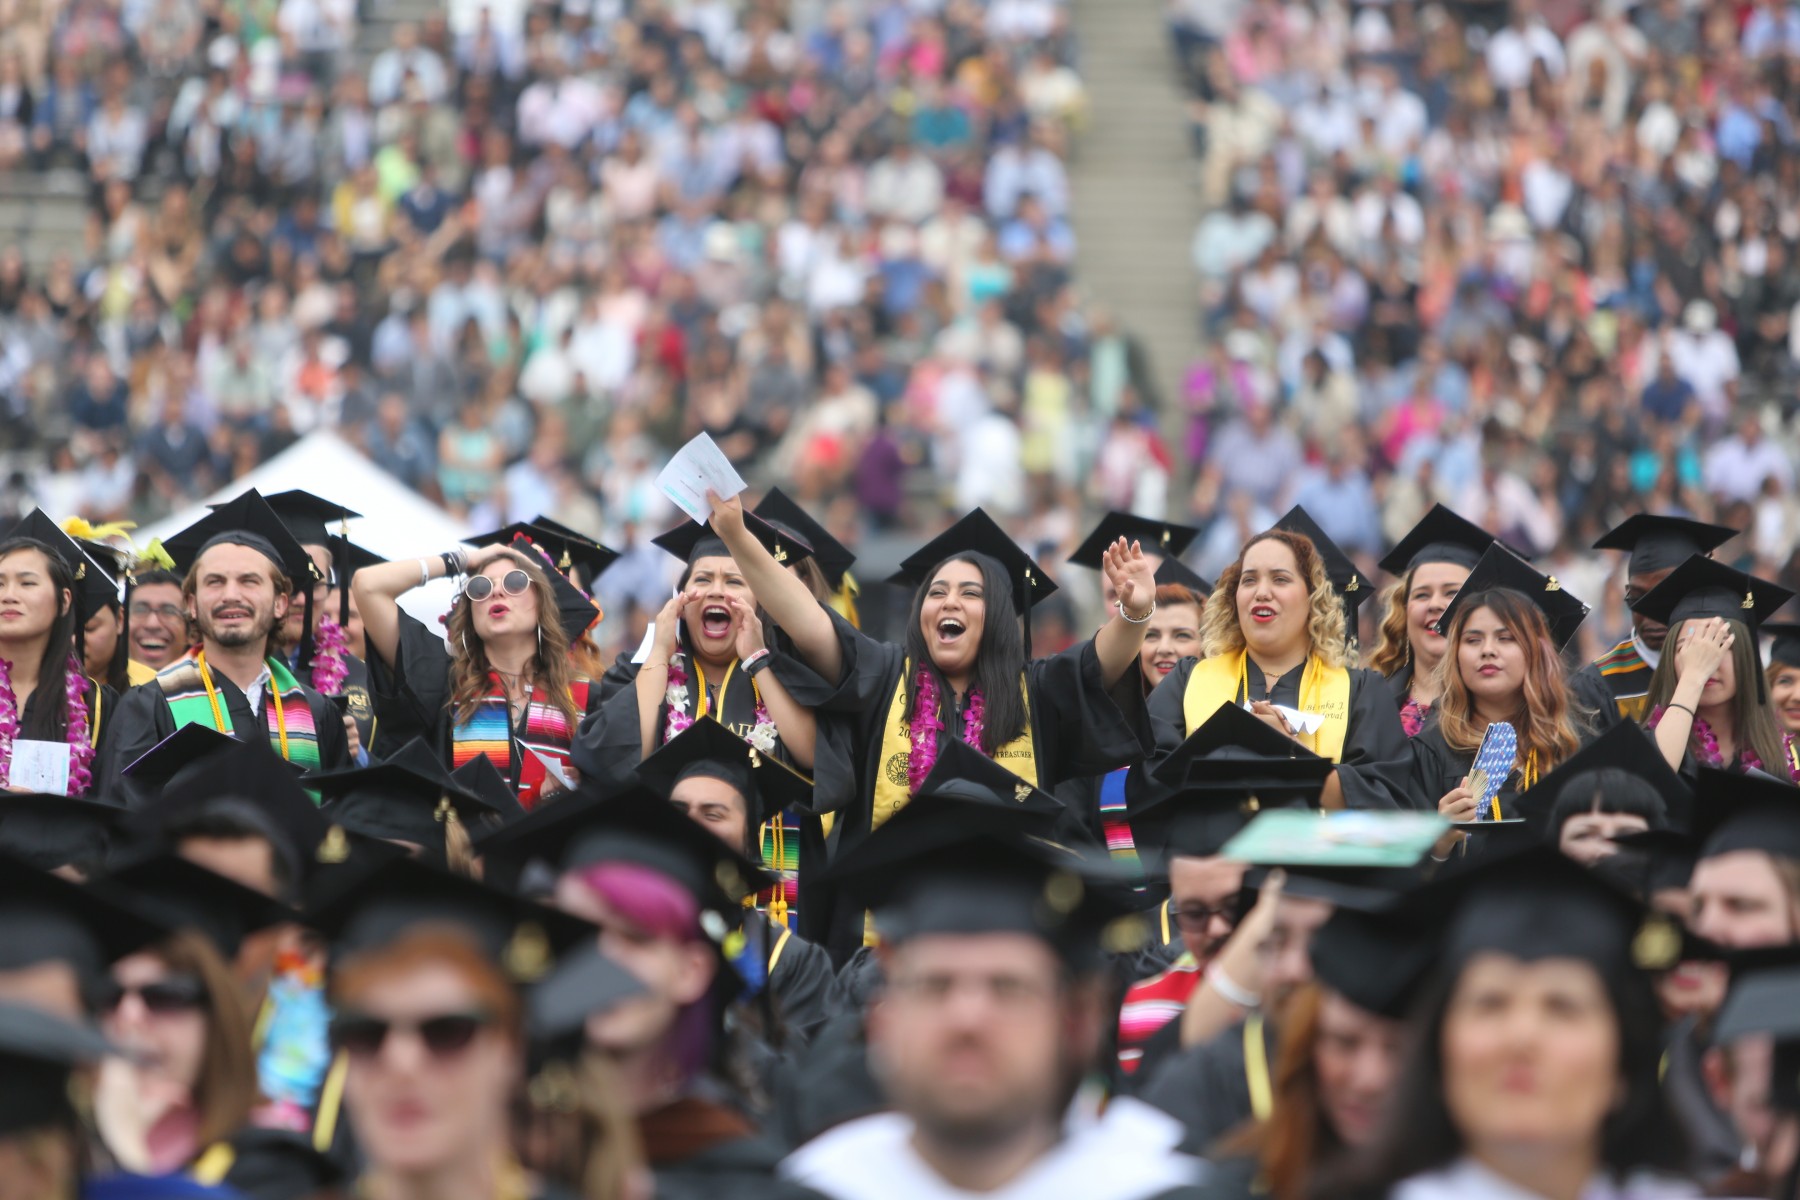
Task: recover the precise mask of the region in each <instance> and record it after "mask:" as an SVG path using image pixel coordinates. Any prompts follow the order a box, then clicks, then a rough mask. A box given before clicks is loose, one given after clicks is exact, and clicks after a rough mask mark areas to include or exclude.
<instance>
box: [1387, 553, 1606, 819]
mask: <svg viewBox="0 0 1800 1200" xmlns="http://www.w3.org/2000/svg"><path fill="white" fill-rule="evenodd" d="M1587 611H1588V609H1587V605H1585V604H1583V603H1582V602H1581V601H1580V600H1578V599H1577V598H1576V597H1574V596H1572V595H1570V594H1569V593H1568V592H1565V591H1563V590H1562V585H1561V584H1559V583H1558V582H1557V580H1556V577H1555V576H1553V575H1552V576H1547V575H1540V574H1539V573H1538V572H1536V571H1534V570H1532V569H1531V567H1529V566H1527V565H1526V564H1525V563H1524V562H1523V561H1521V560H1520V559H1519V558H1518V557H1517V556H1516V555H1514V554H1513V553H1512V551H1510V550H1508V549H1506V548H1505V547H1504V546H1500V545H1495V546H1491V547H1489V548H1488V551H1487V553H1485V554H1483V555H1482V556H1481V561H1480V562H1478V563H1476V564H1475V569H1474V570H1473V571H1471V572H1470V573H1469V578H1468V581H1467V582H1466V583H1465V584H1464V585H1463V589H1462V591H1461V592H1459V593H1457V596H1456V599H1455V600H1453V601H1451V603H1450V607H1449V609H1448V610H1447V611H1446V612H1445V613H1444V615H1443V618H1442V621H1441V624H1442V625H1443V629H1444V637H1445V640H1446V641H1447V642H1448V643H1449V650H1448V652H1446V653H1445V655H1444V659H1443V663H1442V665H1440V666H1439V668H1438V682H1437V687H1436V690H1437V694H1438V703H1437V706H1436V708H1435V709H1434V711H1433V712H1432V714H1431V716H1430V718H1429V719H1428V720H1427V721H1426V722H1425V728H1424V729H1423V730H1422V731H1421V732H1420V734H1419V736H1418V737H1416V738H1414V739H1413V742H1412V748H1413V781H1414V786H1413V791H1414V794H1415V795H1416V796H1417V797H1418V799H1419V801H1420V803H1422V804H1426V805H1431V806H1435V807H1436V809H1437V811H1438V812H1440V813H1442V814H1443V815H1444V816H1445V817H1447V818H1449V819H1450V820H1452V821H1473V820H1475V819H1476V811H1475V809H1476V804H1477V803H1478V801H1479V799H1480V797H1479V794H1478V793H1479V789H1480V786H1481V782H1482V781H1480V780H1476V779H1471V778H1470V777H1469V776H1470V774H1471V771H1472V769H1473V767H1474V765H1475V756H1476V751H1478V750H1479V749H1480V748H1481V741H1482V738H1483V737H1484V736H1485V735H1486V734H1487V731H1488V726H1489V725H1490V724H1492V723H1493V722H1496V721H1505V722H1507V723H1508V724H1510V725H1511V726H1512V729H1513V733H1514V735H1515V736H1516V737H1517V739H1518V749H1517V750H1516V752H1515V754H1514V757H1513V767H1512V770H1511V772H1510V773H1509V774H1508V775H1507V777H1506V781H1505V782H1504V783H1503V784H1502V785H1501V788H1500V793H1499V795H1498V796H1497V797H1496V800H1495V803H1496V805H1497V806H1498V809H1499V811H1498V812H1493V813H1490V814H1489V815H1490V816H1494V817H1500V818H1508V817H1515V816H1522V815H1523V814H1521V813H1515V812H1514V811H1513V803H1512V801H1513V797H1515V796H1517V795H1518V794H1519V793H1520V792H1522V791H1525V790H1526V789H1527V788H1530V787H1532V786H1533V785H1535V784H1536V783H1537V781H1538V780H1539V779H1540V778H1542V777H1543V776H1545V775H1547V774H1548V773H1549V772H1551V771H1552V770H1554V769H1555V768H1556V767H1557V766H1559V765H1561V764H1562V763H1563V762H1564V761H1565V760H1567V759H1568V758H1569V756H1570V755H1572V754H1574V753H1575V752H1576V751H1577V750H1579V749H1580V748H1581V747H1582V746H1583V745H1585V744H1586V743H1587V742H1588V741H1589V740H1591V738H1592V736H1593V728H1592V723H1593V717H1594V713H1593V711H1592V710H1591V709H1587V708H1584V707H1582V706H1581V705H1580V704H1579V703H1577V702H1576V701H1575V699H1574V698H1573V697H1572V695H1571V693H1570V689H1569V678H1568V671H1567V669H1566V668H1565V667H1564V666H1563V661H1562V655H1561V649H1562V647H1563V646H1565V645H1567V644H1568V641H1569V639H1570V638H1572V637H1574V636H1575V631H1576V629H1578V628H1579V627H1580V626H1581V622H1582V620H1583V619H1584V618H1585V617H1586V616H1587Z"/></svg>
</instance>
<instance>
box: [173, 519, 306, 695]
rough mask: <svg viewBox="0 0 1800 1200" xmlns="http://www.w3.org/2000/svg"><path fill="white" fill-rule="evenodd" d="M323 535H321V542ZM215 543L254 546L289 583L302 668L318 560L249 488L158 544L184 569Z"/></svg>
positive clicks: (180, 568)
mask: <svg viewBox="0 0 1800 1200" xmlns="http://www.w3.org/2000/svg"><path fill="white" fill-rule="evenodd" d="M323 541H324V539H323V538H321V539H320V542H321V544H322V543H323ZM219 545H233V546H246V547H248V548H250V549H252V550H254V551H256V552H257V553H258V554H261V555H262V556H263V557H264V558H266V559H268V560H269V561H270V562H271V563H273V564H274V565H275V567H276V568H277V569H278V570H280V571H281V572H282V574H284V575H286V576H287V578H288V580H289V582H290V583H292V585H293V589H294V590H293V598H294V599H296V600H298V601H299V602H300V603H301V605H302V606H303V611H304V614H305V620H304V622H303V623H302V625H301V628H302V629H303V630H304V632H303V633H302V635H301V638H300V653H299V659H298V662H299V665H300V668H301V669H304V668H305V667H306V666H307V664H309V663H310V662H311V661H312V650H313V630H312V626H313V620H312V616H313V612H312V608H313V586H314V585H315V584H318V583H323V582H324V578H323V576H322V575H321V574H320V572H319V565H318V564H317V563H315V562H314V561H313V558H312V555H310V554H308V553H307V552H306V548H305V547H304V546H302V545H301V544H300V542H299V541H298V540H297V539H296V538H295V537H294V535H293V534H292V533H291V532H289V530H288V527H287V525H286V524H284V523H283V522H282V520H281V518H280V517H279V516H277V515H276V513H275V510H274V509H273V508H270V507H269V502H268V501H267V500H265V499H264V498H263V496H262V494H261V493H259V492H258V491H257V490H256V489H255V488H251V489H250V490H249V491H246V492H244V493H243V494H242V495H240V496H238V497H237V498H236V499H234V500H229V501H227V502H226V503H224V504H221V505H218V506H217V507H215V508H214V509H213V510H212V511H211V512H209V513H207V514H206V515H205V516H204V517H201V518H200V519H199V520H198V521H196V522H194V523H193V524H192V525H189V526H188V527H187V528H186V529H183V530H181V531H180V532H179V533H176V534H173V535H171V536H170V537H169V538H168V540H167V541H165V542H164V543H163V549H164V550H165V551H167V553H168V555H169V557H170V558H171V559H172V560H173V561H174V563H175V569H176V571H177V572H180V573H182V574H185V573H187V572H188V571H191V570H192V569H193V567H194V564H195V563H196V562H198V561H199V559H200V556H201V555H202V554H204V553H206V551H208V550H210V549H212V548H213V547H214V546H219Z"/></svg>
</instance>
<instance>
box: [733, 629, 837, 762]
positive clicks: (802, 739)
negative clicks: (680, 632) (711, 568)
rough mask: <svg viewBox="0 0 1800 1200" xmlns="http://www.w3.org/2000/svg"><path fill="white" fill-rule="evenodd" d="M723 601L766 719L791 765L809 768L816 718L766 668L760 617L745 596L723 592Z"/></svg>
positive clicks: (815, 732)
mask: <svg viewBox="0 0 1800 1200" xmlns="http://www.w3.org/2000/svg"><path fill="white" fill-rule="evenodd" d="M725 603H726V605H727V606H728V607H729V608H730V610H731V619H732V622H733V623H734V624H735V625H736V626H737V656H738V661H739V662H742V663H749V664H751V670H753V671H755V672H756V674H755V679H756V692H757V695H759V696H760V697H762V702H763V707H764V708H766V709H768V710H769V719H770V720H771V721H773V722H774V723H775V732H776V734H777V735H779V736H780V738H781V744H782V745H783V746H786V747H787V752H788V754H789V755H790V756H791V757H792V758H793V760H794V765H795V766H797V767H799V768H800V769H801V770H802V771H810V770H812V769H813V757H814V752H815V749H816V746H817V743H818V738H819V719H818V718H817V717H816V716H814V715H813V710H812V709H810V708H807V707H806V706H805V705H804V704H801V703H800V702H799V701H798V700H795V699H794V698H793V696H791V695H790V694H789V693H788V690H787V688H786V687H785V686H784V685H783V684H782V682H781V680H780V679H778V678H776V676H775V672H773V671H771V670H769V669H768V664H767V663H762V664H761V665H760V666H759V665H757V664H758V663H761V660H762V659H763V658H766V657H767V656H768V655H769V648H768V647H767V646H765V645H763V629H762V618H760V617H758V616H757V615H756V609H755V608H754V607H753V606H752V605H751V604H750V603H749V602H748V601H745V600H740V599H738V598H737V597H736V596H731V595H727V596H726V597H725Z"/></svg>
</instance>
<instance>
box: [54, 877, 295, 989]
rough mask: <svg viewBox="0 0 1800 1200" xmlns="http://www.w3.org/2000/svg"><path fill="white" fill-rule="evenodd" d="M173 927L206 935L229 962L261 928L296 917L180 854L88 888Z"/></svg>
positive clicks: (101, 879) (275, 903)
mask: <svg viewBox="0 0 1800 1200" xmlns="http://www.w3.org/2000/svg"><path fill="white" fill-rule="evenodd" d="M88 886H89V887H92V888H96V889H104V890H105V892H106V894H108V895H110V896H112V897H114V898H116V899H118V900H120V901H122V902H123V903H125V904H129V905H131V906H132V907H134V908H135V909H137V910H138V911H141V912H144V913H146V914H148V915H149V916H150V917H151V918H152V919H154V920H155V921H156V922H157V923H159V924H161V925H164V926H166V927H167V928H170V929H192V930H194V931H195V932H197V933H200V934H203V935H205V937H206V938H207V939H208V940H209V941H211V942H212V944H213V947H214V949H216V950H218V952H219V956H220V957H221V958H223V959H224V960H225V961H226V962H230V961H231V960H232V959H234V958H236V957H237V953H238V949H239V947H241V946H242V945H243V943H244V939H245V938H246V937H248V936H249V935H251V934H253V933H255V932H257V931H258V930H262V929H267V928H269V927H270V926H272V925H280V924H282V923H283V922H285V921H291V920H293V919H294V914H293V912H292V910H290V909H289V908H288V907H287V906H286V905H284V904H281V903H280V902H278V901H276V900H273V899H271V898H269V897H268V896H265V895H263V894H262V893H261V892H258V891H255V890H254V889H251V888H247V887H245V886H244V885H243V884H241V883H238V882H237V881H235V880H231V879H227V878H225V876H223V875H220V874H218V873H216V872H214V871H209V870H207V869H206V868H205V867H203V866H201V865H200V864H199V863H196V862H190V861H189V860H187V859H185V858H183V857H181V856H180V855H179V854H172V853H168V852H164V853H160V854H154V855H151V856H149V857H146V858H141V859H139V860H138V861H136V862H134V863H132V864H130V865H129V866H124V867H121V868H119V869H118V870H116V871H113V872H111V873H109V874H107V875H105V876H103V877H101V878H100V879H97V880H95V881H94V882H93V883H91V884H89V885H88Z"/></svg>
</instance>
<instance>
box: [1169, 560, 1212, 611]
mask: <svg viewBox="0 0 1800 1200" xmlns="http://www.w3.org/2000/svg"><path fill="white" fill-rule="evenodd" d="M1170 584H1174V585H1175V586H1177V587H1184V588H1186V589H1187V590H1188V591H1190V592H1192V593H1194V599H1196V600H1198V601H1199V602H1200V603H1201V604H1203V605H1204V604H1205V603H1206V598H1207V597H1208V596H1210V595H1212V589H1213V585H1212V582H1211V581H1210V580H1208V579H1205V578H1203V577H1202V576H1201V574H1200V572H1198V571H1196V570H1194V568H1192V567H1190V566H1188V565H1187V564H1186V563H1184V562H1182V561H1181V560H1180V559H1179V558H1176V557H1175V556H1174V555H1170V556H1169V557H1168V558H1165V559H1163V560H1162V562H1160V563H1158V564H1157V566H1156V586H1157V587H1166V586H1168V585H1170Z"/></svg>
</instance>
